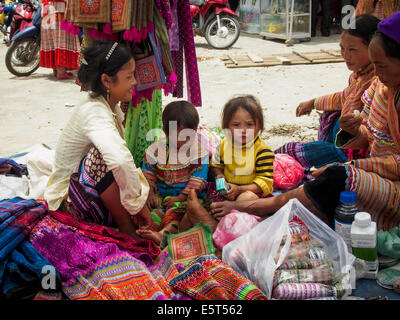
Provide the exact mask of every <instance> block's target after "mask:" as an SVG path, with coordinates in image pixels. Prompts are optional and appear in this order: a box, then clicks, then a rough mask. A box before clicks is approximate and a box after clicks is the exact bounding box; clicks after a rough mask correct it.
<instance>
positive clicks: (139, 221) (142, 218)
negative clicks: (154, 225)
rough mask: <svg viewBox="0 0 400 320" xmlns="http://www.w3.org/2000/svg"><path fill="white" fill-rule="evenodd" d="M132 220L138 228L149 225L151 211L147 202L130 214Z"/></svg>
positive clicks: (145, 227)
mask: <svg viewBox="0 0 400 320" xmlns="http://www.w3.org/2000/svg"><path fill="white" fill-rule="evenodd" d="M132 220H133V222H134V223H135V224H136V225H137V226H138V227H139V229H148V228H149V227H150V226H151V212H150V208H149V207H148V205H147V204H145V205H144V206H143V208H142V210H140V211H139V212H138V213H137V214H135V215H134V216H132Z"/></svg>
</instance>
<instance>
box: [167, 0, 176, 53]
mask: <svg viewBox="0 0 400 320" xmlns="http://www.w3.org/2000/svg"><path fill="white" fill-rule="evenodd" d="M170 2H171V22H172V26H171V28H170V29H168V36H169V47H170V50H171V51H179V25H178V6H177V4H178V0H171V1H170Z"/></svg>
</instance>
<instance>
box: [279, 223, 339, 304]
mask: <svg viewBox="0 0 400 320" xmlns="http://www.w3.org/2000/svg"><path fill="white" fill-rule="evenodd" d="M289 230H290V235H291V243H290V249H289V252H288V254H287V256H286V258H285V260H284V261H283V263H282V264H281V265H280V266H279V267H278V269H277V270H276V271H275V274H274V280H273V293H272V297H273V298H274V299H280V300H304V299H313V300H316V299H322V300H326V299H328V300H337V299H339V298H341V297H342V296H343V294H344V293H345V291H344V289H343V288H342V286H341V283H340V280H341V278H340V276H339V275H338V274H336V272H335V270H334V267H333V263H332V261H331V260H330V259H329V257H328V255H327V253H326V252H325V251H324V247H323V245H322V243H321V242H319V241H317V240H315V239H311V237H310V232H309V231H308V228H307V226H306V225H305V223H304V222H303V221H301V219H300V218H299V217H297V216H295V217H294V218H293V219H292V220H291V221H290V222H289ZM285 241H286V239H283V240H282V243H281V248H283V246H284V244H285ZM278 256H279V254H278Z"/></svg>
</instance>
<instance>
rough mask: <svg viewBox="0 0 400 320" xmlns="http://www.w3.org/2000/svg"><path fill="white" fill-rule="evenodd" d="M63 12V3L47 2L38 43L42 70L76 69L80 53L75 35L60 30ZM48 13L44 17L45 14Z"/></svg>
mask: <svg viewBox="0 0 400 320" xmlns="http://www.w3.org/2000/svg"><path fill="white" fill-rule="evenodd" d="M64 11H65V4H64V2H49V5H48V6H45V8H44V10H43V12H44V14H43V20H42V27H41V34H40V35H41V42H40V66H41V67H44V68H61V67H64V68H66V69H69V70H74V69H78V57H79V51H80V44H79V38H78V35H76V34H71V33H67V32H65V30H61V29H60V25H61V20H62V19H63V15H64ZM47 12H48V13H49V14H47V15H45V14H46V13H47Z"/></svg>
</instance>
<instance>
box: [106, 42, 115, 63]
mask: <svg viewBox="0 0 400 320" xmlns="http://www.w3.org/2000/svg"><path fill="white" fill-rule="evenodd" d="M117 45H118V42H114V44H113V46H112V47H111V49H110V51H108V53H107V56H106V61H107V60H108V59H110V57H111V55H112V53H113V52H114V50H115V48H116V47H117Z"/></svg>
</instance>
